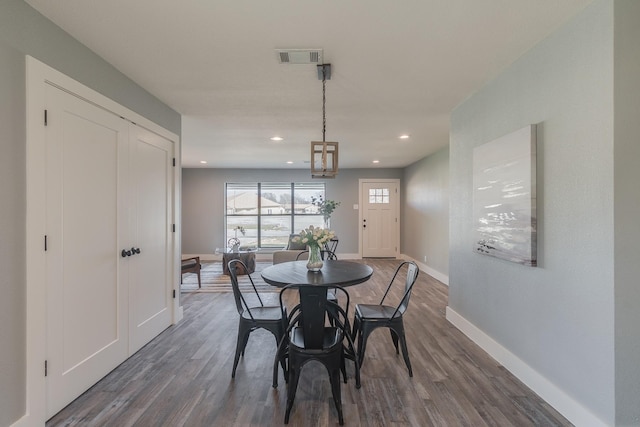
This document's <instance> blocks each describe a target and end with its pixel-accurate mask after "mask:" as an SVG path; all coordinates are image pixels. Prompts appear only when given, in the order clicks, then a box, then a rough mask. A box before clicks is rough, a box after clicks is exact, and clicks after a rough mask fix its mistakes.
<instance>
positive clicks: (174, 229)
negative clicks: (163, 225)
mask: <svg viewBox="0 0 640 427" xmlns="http://www.w3.org/2000/svg"><path fill="white" fill-rule="evenodd" d="M171 231H173V232H174V233H175V232H176V225H175V224H171Z"/></svg>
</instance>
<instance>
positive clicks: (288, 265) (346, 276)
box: [261, 260, 373, 288]
mask: <svg viewBox="0 0 640 427" xmlns="http://www.w3.org/2000/svg"><path fill="white" fill-rule="evenodd" d="M372 275H373V269H372V268H371V267H369V266H368V265H366V264H361V263H359V262H353V261H343V260H326V261H324V263H323V265H322V268H321V269H320V271H318V272H311V271H309V270H307V261H290V262H283V263H280V264H274V265H270V266H269V267H267V268H265V269H264V270H262V272H261V276H262V278H263V279H264V281H265V282H267V283H268V284H270V285H272V286H277V287H279V288H282V287H284V286H286V285H289V284H296V285H317V286H329V287H330V286H332V285H333V286H336V285H337V286H342V287H347V286H352V285H357V284H358V283H363V282H366V281H367V280H369V278H370V277H371V276H372Z"/></svg>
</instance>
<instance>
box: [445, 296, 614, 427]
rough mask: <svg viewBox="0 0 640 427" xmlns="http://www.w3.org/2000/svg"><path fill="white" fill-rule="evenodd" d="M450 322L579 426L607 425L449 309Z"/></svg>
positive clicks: (596, 426) (448, 317)
mask: <svg viewBox="0 0 640 427" xmlns="http://www.w3.org/2000/svg"><path fill="white" fill-rule="evenodd" d="M447 320H448V321H449V322H450V323H451V324H452V325H453V326H455V327H456V328H458V329H459V330H460V331H462V333H463V334H465V335H466V336H467V337H469V338H470V339H471V340H472V341H473V342H475V343H476V344H477V345H479V346H480V347H481V348H482V349H483V350H484V351H486V352H487V353H488V354H489V355H490V356H491V357H493V358H494V359H495V360H496V361H497V362H498V363H500V364H501V365H502V366H504V367H505V368H506V369H507V370H508V371H509V372H511V373H512V374H513V375H515V376H516V377H517V378H518V379H519V380H520V381H522V382H523V383H524V384H525V385H526V386H527V387H529V388H530V389H531V390H533V391H534V392H535V393H537V394H538V395H539V396H540V397H542V398H543V399H544V400H545V401H546V402H547V403H549V404H550V405H551V406H553V407H554V408H555V409H556V410H557V411H558V412H560V413H561V414H562V415H563V416H564V417H565V418H567V419H568V420H569V421H571V423H573V424H574V425H576V426H590V427H599V426H603V427H605V426H607V424H606V423H605V422H604V421H602V420H601V419H600V418H598V417H597V416H596V415H594V414H593V413H592V412H591V411H589V409H587V408H585V407H584V406H583V405H581V404H580V403H579V402H577V401H576V400H575V399H573V398H572V397H571V396H569V395H567V394H566V393H565V392H564V391H563V390H561V389H560V388H558V387H557V386H556V385H555V384H553V383H552V382H551V381H549V380H548V379H546V378H545V377H544V376H542V375H541V374H540V373H538V372H537V371H536V370H535V369H533V368H532V367H531V366H529V365H527V364H526V363H525V362H524V361H523V360H522V359H520V358H519V357H517V356H516V355H515V354H513V353H511V352H510V351H509V350H507V349H506V348H505V347H503V346H502V345H500V344H499V343H498V342H496V341H495V340H494V339H493V338H491V337H490V336H488V335H487V334H485V333H484V332H483V331H482V330H480V329H479V328H478V327H476V326H475V325H474V324H472V323H471V322H469V321H468V320H467V319H465V318H464V317H462V316H461V315H460V314H458V313H457V312H456V311H455V310H453V309H452V308H450V307H448V306H447Z"/></svg>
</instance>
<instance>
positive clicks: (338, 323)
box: [273, 285, 360, 425]
mask: <svg viewBox="0 0 640 427" xmlns="http://www.w3.org/2000/svg"><path fill="white" fill-rule="evenodd" d="M290 290H297V291H298V292H299V296H300V303H299V304H298V305H297V306H295V307H294V308H293V309H292V310H291V313H290V314H289V316H288V317H287V321H288V326H287V329H286V331H285V334H284V337H283V339H282V341H281V342H280V345H279V346H278V351H277V353H276V358H275V360H274V384H273V386H274V387H277V369H278V364H280V365H285V366H286V369H285V379H286V381H287V407H286V411H285V417H284V423H285V424H288V422H289V415H290V413H291V409H292V407H293V401H294V399H295V395H296V391H297V388H298V380H299V378H300V372H301V370H302V367H303V366H304V365H305V364H306V363H307V362H309V361H311V360H315V361H318V362H320V363H322V364H323V365H324V366H325V368H326V369H327V372H328V373H329V382H330V384H331V391H332V396H333V401H334V403H335V406H336V411H337V412H338V421H339V423H340V425H343V424H344V418H343V414H342V394H341V389H340V373H341V372H342V375H343V377H344V381H345V383H346V382H347V374H346V366H345V365H346V362H345V361H346V359H351V360H353V361H354V363H355V376H356V388H360V369H359V361H358V358H357V356H356V353H355V345H354V343H353V340H352V339H351V336H350V334H351V329H350V324H349V317H348V314H347V311H346V310H348V307H349V294H348V293H347V291H345V290H344V288H342V287H339V286H337V287H335V290H336V292H337V293H338V294H340V295H343V296H344V298H343V300H344V301H345V307H346V310H345V309H343V308H342V307H341V306H340V305H338V304H334V303H332V302H330V301H327V297H326V290H327V288H326V287H323V286H313V285H288V286H285V287H284V288H283V289H282V291H281V292H280V306H281V308H282V310H283V313H284V310H285V308H286V306H285V303H284V298H283V296H284V295H285V294H286V293H287V292H288V291H290ZM329 306H332V307H331V310H329ZM325 315H328V316H330V317H331V318H332V320H333V323H332V325H331V326H326V325H325ZM345 339H346V341H347V343H346V344H345V343H344V340H345ZM285 360H286V361H287V362H286V363H283V362H284V361H285Z"/></svg>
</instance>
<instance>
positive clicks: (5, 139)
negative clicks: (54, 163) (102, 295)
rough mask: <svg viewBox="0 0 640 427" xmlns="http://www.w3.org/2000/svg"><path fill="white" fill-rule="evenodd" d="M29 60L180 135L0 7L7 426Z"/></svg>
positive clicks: (57, 32) (29, 18)
mask: <svg viewBox="0 0 640 427" xmlns="http://www.w3.org/2000/svg"><path fill="white" fill-rule="evenodd" d="M25 54H29V55H31V56H33V57H35V58H37V59H39V60H41V61H42V62H44V63H46V64H48V65H50V66H52V67H53V68H56V69H58V70H60V71H62V72H63V73H65V74H67V75H69V76H71V77H73V78H74V79H76V80H78V81H80V82H82V83H84V84H85V85H87V86H89V87H91V88H93V89H94V90H97V91H98V92H101V93H102V94H104V95H106V96H108V97H109V98H111V99H113V100H115V101H117V102H119V103H121V104H122V105H124V106H126V107H128V108H129V109H131V110H133V111H135V112H137V113H139V114H140V115H142V116H145V117H147V118H149V119H150V120H153V121H155V122H156V123H158V124H159V125H161V126H163V127H165V128H167V129H168V130H170V131H172V132H174V133H176V134H178V135H180V132H181V131H180V126H181V118H180V115H179V114H178V113H176V112H175V111H173V110H171V109H170V108H168V107H167V106H166V105H164V104H162V103H161V102H160V101H158V99H156V98H154V97H153V96H151V95H150V94H149V93H147V92H145V91H144V90H143V89H142V88H140V87H139V86H137V85H136V84H135V83H133V82H132V81H131V80H130V79H128V78H127V77H125V76H124V75H123V74H121V73H119V72H118V71H117V70H116V69H115V68H113V67H112V66H111V65H109V64H107V63H106V62H105V61H103V60H102V59H101V58H100V57H98V56H97V55H95V54H94V53H92V52H91V51H90V50H88V49H87V48H86V47H84V46H83V45H81V44H80V43H78V42H77V41H76V40H74V39H73V38H71V37H70V36H69V35H68V34H66V33H65V32H64V31H62V30H61V29H60V28H58V27H56V26H55V25H53V24H52V23H51V22H50V21H48V20H47V19H45V18H44V17H43V16H42V15H40V14H39V13H37V12H36V11H35V10H33V9H32V8H31V7H30V6H28V5H27V4H26V3H24V2H23V1H22V0H2V1H0V151H1V152H2V155H0V200H2V203H0V290H1V291H2V297H1V298H0V426H5V425H10V424H12V423H13V422H15V421H16V420H18V419H19V418H20V417H22V415H23V414H24V413H25V387H26V378H25V374H26V371H25V369H26V368H25V358H26V349H25V342H26V336H25V334H26V332H25V330H26V329H25V327H26V325H25V318H26V301H25V295H26V293H25V286H26V284H25V260H24V257H25V251H26V244H25V238H26V234H25V215H26V205H25V200H26V198H25V188H26V184H25V172H26V165H25V123H26V118H25V117H26V116H25Z"/></svg>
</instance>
